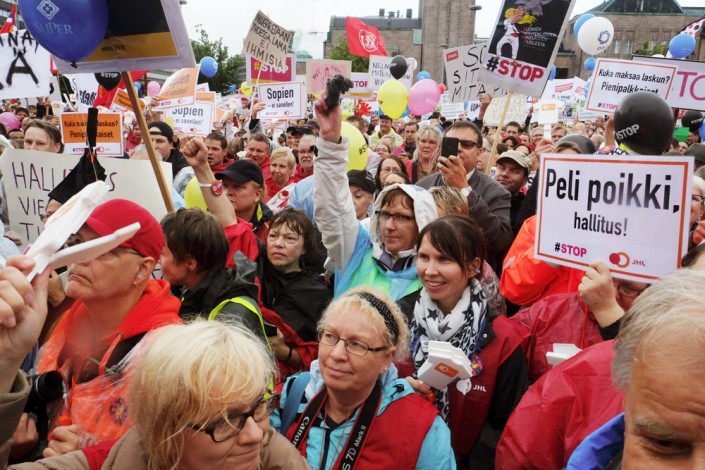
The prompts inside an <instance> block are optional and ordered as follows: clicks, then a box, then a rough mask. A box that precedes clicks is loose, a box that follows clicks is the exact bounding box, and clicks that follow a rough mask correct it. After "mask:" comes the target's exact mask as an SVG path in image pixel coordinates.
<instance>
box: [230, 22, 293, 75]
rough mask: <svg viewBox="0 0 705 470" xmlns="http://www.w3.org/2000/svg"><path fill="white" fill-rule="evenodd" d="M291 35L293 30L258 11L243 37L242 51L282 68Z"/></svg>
mask: <svg viewBox="0 0 705 470" xmlns="http://www.w3.org/2000/svg"><path fill="white" fill-rule="evenodd" d="M293 35H294V33H293V31H289V30H287V29H286V28H282V27H281V26H279V25H278V24H276V23H275V22H274V21H272V20H270V19H269V17H268V16H267V15H265V14H264V13H262V12H261V11H258V12H257V16H255V19H254V20H252V24H251V25H250V31H249V32H248V33H247V37H245V41H244V46H243V51H244V52H245V54H247V55H250V56H252V57H254V58H255V59H257V60H259V61H261V62H262V63H263V64H265V65H269V66H272V67H276V68H278V69H279V70H284V69H285V68H286V51H287V49H288V48H289V43H290V42H291V38H292V37H293Z"/></svg>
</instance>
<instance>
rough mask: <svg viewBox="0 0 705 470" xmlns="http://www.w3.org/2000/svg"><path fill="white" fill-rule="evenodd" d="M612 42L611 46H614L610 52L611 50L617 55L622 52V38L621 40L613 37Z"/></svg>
mask: <svg viewBox="0 0 705 470" xmlns="http://www.w3.org/2000/svg"><path fill="white" fill-rule="evenodd" d="M612 44H613V47H614V49H612V52H613V53H614V54H617V55H619V54H620V53H621V52H622V40H621V39H615V40H614V41H613V42H612Z"/></svg>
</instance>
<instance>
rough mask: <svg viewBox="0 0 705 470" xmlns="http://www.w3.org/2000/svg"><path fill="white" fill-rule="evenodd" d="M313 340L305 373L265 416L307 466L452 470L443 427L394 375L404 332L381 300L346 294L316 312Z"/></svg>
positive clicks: (392, 307)
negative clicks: (318, 317) (318, 316)
mask: <svg viewBox="0 0 705 470" xmlns="http://www.w3.org/2000/svg"><path fill="white" fill-rule="evenodd" d="M318 338H319V350H318V360H316V361H313V362H312V363H311V372H310V374H307V373H303V374H300V375H297V376H293V377H290V378H289V380H287V382H286V383H285V385H284V389H283V391H282V400H281V404H280V407H279V408H278V409H276V410H275V411H274V414H273V415H272V425H273V426H274V427H276V428H278V429H280V430H281V432H282V433H285V434H286V436H287V438H289V440H290V441H291V442H292V443H293V444H294V445H295V446H296V447H297V448H298V449H299V450H300V452H301V453H302V454H303V455H305V456H306V458H307V459H308V462H309V463H310V464H311V466H313V467H315V468H325V469H328V468H335V469H338V468H358V469H364V468H395V469H414V468H415V469H454V468H455V462H454V459H453V451H452V449H451V447H450V434H449V431H448V427H447V426H446V425H445V423H444V422H443V420H441V419H440V417H439V416H438V412H437V410H436V409H435V408H434V407H433V405H432V404H431V403H430V402H428V401H427V400H426V399H424V398H422V397H420V396H419V395H416V394H415V393H414V392H413V389H412V388H411V386H410V385H409V383H408V382H407V381H406V380H404V379H399V378H398V377H397V368H396V366H395V365H394V361H395V360H396V361H400V360H402V359H403V358H405V357H406V356H407V354H408V345H409V328H408V327H407V325H406V322H405V321H404V317H403V314H402V313H401V311H400V310H399V307H398V306H397V305H396V304H395V303H394V302H393V301H392V300H391V299H390V298H389V297H388V296H386V295H384V294H382V293H381V292H376V291H373V290H370V289H367V288H362V289H353V290H351V291H348V292H347V293H346V294H345V295H343V296H342V297H340V298H338V299H337V300H335V301H333V303H331V304H330V306H329V307H328V309H326V311H325V312H324V314H323V317H322V318H321V321H320V322H319V330H318ZM400 433H401V434H403V437H402V436H401V435H400Z"/></svg>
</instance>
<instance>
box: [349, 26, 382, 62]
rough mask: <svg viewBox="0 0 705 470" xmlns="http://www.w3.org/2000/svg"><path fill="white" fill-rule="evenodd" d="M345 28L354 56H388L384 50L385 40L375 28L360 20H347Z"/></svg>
mask: <svg viewBox="0 0 705 470" xmlns="http://www.w3.org/2000/svg"><path fill="white" fill-rule="evenodd" d="M345 28H346V30H347V32H348V47H349V48H350V53H351V54H352V55H356V56H360V57H369V56H371V55H387V51H386V49H385V48H384V38H383V37H382V35H381V34H379V30H378V29H377V28H375V27H374V26H369V25H366V24H365V23H363V22H362V21H360V20H359V19H358V18H354V17H352V16H348V17H346V18H345Z"/></svg>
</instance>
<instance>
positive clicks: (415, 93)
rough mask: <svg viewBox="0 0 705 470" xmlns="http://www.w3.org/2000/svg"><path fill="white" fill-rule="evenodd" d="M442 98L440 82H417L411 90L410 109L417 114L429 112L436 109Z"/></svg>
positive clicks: (427, 80)
mask: <svg viewBox="0 0 705 470" xmlns="http://www.w3.org/2000/svg"><path fill="white" fill-rule="evenodd" d="M440 100H441V90H439V89H438V83H436V82H435V81H433V80H431V79H430V78H428V79H426V80H421V81H420V82H416V83H415V84H414V86H412V87H411V90H409V111H410V112H411V114H413V115H415V116H421V115H423V114H427V113H430V112H432V111H433V110H434V109H436V106H437V105H438V102H439V101H440Z"/></svg>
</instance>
